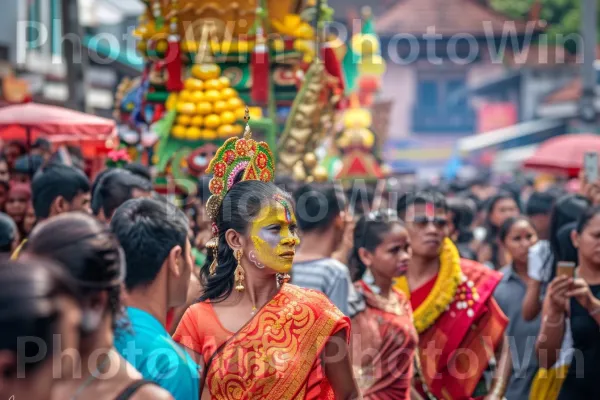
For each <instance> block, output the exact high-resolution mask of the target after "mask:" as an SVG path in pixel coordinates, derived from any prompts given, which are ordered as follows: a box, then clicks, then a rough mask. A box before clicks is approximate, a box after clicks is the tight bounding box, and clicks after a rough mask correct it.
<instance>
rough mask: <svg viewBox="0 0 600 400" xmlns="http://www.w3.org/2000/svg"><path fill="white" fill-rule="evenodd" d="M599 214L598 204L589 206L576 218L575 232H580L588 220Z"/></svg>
mask: <svg viewBox="0 0 600 400" xmlns="http://www.w3.org/2000/svg"><path fill="white" fill-rule="evenodd" d="M598 214H600V206H594V207H590V208H588V209H587V210H585V212H584V213H583V214H582V215H581V217H579V219H578V220H577V228H576V230H577V233H579V234H581V233H582V232H583V230H584V229H585V228H587V226H588V225H589V223H590V221H591V220H592V219H593V218H594V217H595V216H596V215H598Z"/></svg>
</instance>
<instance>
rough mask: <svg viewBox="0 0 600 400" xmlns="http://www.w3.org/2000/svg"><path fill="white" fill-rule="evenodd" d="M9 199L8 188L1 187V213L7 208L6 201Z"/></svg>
mask: <svg viewBox="0 0 600 400" xmlns="http://www.w3.org/2000/svg"><path fill="white" fill-rule="evenodd" d="M7 199H8V187H7V186H5V185H0V212H1V211H4V209H5V207H6V200H7Z"/></svg>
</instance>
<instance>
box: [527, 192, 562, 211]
mask: <svg viewBox="0 0 600 400" xmlns="http://www.w3.org/2000/svg"><path fill="white" fill-rule="evenodd" d="M556 199H557V196H556V195H555V194H554V193H553V192H549V191H547V192H533V193H532V194H531V196H529V199H528V200H527V204H526V205H525V215H528V216H530V217H531V216H533V215H540V214H546V215H548V216H550V212H551V211H552V207H554V202H555V201H556Z"/></svg>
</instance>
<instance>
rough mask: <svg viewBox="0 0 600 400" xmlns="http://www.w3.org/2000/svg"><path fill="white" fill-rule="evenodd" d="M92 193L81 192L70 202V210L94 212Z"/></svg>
mask: <svg viewBox="0 0 600 400" xmlns="http://www.w3.org/2000/svg"><path fill="white" fill-rule="evenodd" d="M91 201H92V195H91V194H90V193H89V192H86V193H79V194H78V195H77V196H75V197H74V198H73V200H72V201H71V202H70V208H71V209H70V211H81V212H84V213H86V214H91V213H92V205H91Z"/></svg>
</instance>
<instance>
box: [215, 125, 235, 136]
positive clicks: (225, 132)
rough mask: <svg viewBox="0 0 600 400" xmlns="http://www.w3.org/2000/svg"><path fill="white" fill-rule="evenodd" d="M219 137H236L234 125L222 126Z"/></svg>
mask: <svg viewBox="0 0 600 400" xmlns="http://www.w3.org/2000/svg"><path fill="white" fill-rule="evenodd" d="M217 132H218V133H219V137H221V138H228V137H231V136H233V135H234V133H235V132H234V129H233V125H221V126H220V127H219V129H218V130H217Z"/></svg>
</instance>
